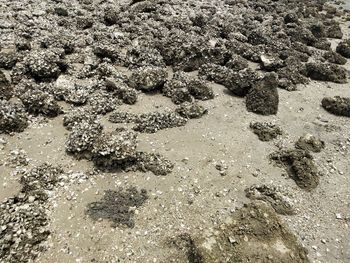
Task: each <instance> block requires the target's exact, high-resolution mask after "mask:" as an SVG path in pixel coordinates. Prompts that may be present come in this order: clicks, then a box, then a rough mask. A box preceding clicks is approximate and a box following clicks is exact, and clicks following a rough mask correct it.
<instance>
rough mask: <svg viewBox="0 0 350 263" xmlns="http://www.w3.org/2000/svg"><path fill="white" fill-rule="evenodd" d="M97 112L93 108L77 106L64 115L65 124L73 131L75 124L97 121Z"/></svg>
mask: <svg viewBox="0 0 350 263" xmlns="http://www.w3.org/2000/svg"><path fill="white" fill-rule="evenodd" d="M96 120H97V114H96V113H95V112H93V111H92V109H91V108H76V109H73V110H71V111H69V112H68V114H65V115H64V116H63V126H65V127H66V129H67V130H69V131H71V130H72V129H73V128H74V127H75V126H77V125H79V124H80V123H82V122H84V121H85V122H88V123H95V122H96Z"/></svg>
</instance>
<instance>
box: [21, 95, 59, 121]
mask: <svg viewBox="0 0 350 263" xmlns="http://www.w3.org/2000/svg"><path fill="white" fill-rule="evenodd" d="M20 98H21V100H22V102H23V104H24V106H25V108H26V110H27V111H28V112H29V113H30V114H33V115H38V114H42V115H44V116H47V117H56V116H58V115H59V114H61V113H63V110H62V109H61V107H60V106H59V105H58V104H57V102H56V100H55V99H54V97H53V96H52V95H50V94H48V93H46V92H43V91H40V90H31V89H29V90H28V91H27V92H25V93H24V94H22V95H21V96H20Z"/></svg>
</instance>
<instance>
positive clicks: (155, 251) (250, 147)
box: [0, 3, 350, 263]
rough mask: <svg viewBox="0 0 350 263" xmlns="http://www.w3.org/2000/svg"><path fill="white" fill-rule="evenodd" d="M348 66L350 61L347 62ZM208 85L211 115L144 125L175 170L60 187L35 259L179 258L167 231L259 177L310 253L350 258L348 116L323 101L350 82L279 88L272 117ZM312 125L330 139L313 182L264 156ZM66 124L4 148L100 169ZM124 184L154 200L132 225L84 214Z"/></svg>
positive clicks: (206, 213)
mask: <svg viewBox="0 0 350 263" xmlns="http://www.w3.org/2000/svg"><path fill="white" fill-rule="evenodd" d="M347 4H348V5H349V6H350V3H347ZM349 26H350V23H349V22H348V23H347V24H344V25H343V30H344V32H345V33H346V36H344V38H348V37H350V31H349V29H348V27H349ZM334 44H336V42H335V43H334ZM345 67H346V68H347V69H348V70H350V64H349V63H348V64H347V65H346V66H345ZM212 86H213V88H214V91H215V93H216V95H217V96H216V98H215V99H214V100H211V101H207V102H203V105H205V106H207V108H208V109H209V112H208V114H207V115H206V116H204V117H203V118H201V119H199V120H190V121H189V123H188V124H187V125H186V126H184V127H180V128H174V129H168V130H162V131H159V132H158V133H156V134H140V135H139V148H140V150H145V151H156V152H159V153H161V154H162V155H164V156H166V157H167V158H169V159H170V160H172V161H173V162H174V163H175V168H174V171H173V172H172V173H171V174H170V175H167V176H164V177H162V176H156V175H153V174H152V173H141V172H128V173H125V172H122V173H102V172H98V173H97V174H94V175H89V176H88V179H85V180H83V179H82V180H81V181H79V183H77V184H74V185H66V186H65V187H64V188H61V189H60V190H59V192H58V193H57V195H56V196H55V197H54V198H53V201H52V207H51V209H50V211H49V216H50V228H51V229H52V234H51V235H50V237H49V240H48V245H49V248H48V250H47V251H45V252H43V253H41V254H40V256H39V257H38V258H37V259H36V261H35V262H42V263H54V262H57V263H58V262H67V263H70V262H167V261H168V260H169V259H174V258H178V260H179V262H185V261H181V260H184V259H182V257H183V255H181V254H178V252H177V251H175V249H174V248H172V247H171V246H169V245H167V243H168V240H169V239H170V238H171V237H174V236H176V235H178V234H180V233H191V234H196V233H201V232H202V231H203V229H205V228H208V227H210V226H213V225H217V224H219V223H220V222H222V221H223V220H224V219H225V218H226V217H227V216H229V215H230V214H231V213H233V212H234V211H235V210H236V209H238V208H239V207H241V206H242V205H243V204H244V203H246V202H248V199H247V198H246V197H245V195H244V189H246V188H247V187H249V186H251V185H252V184H261V183H266V184H274V185H280V186H283V187H285V188H286V189H288V190H289V192H290V193H291V194H292V195H293V197H294V198H293V201H294V206H295V208H296V210H297V214H296V215H293V216H283V220H284V221H285V222H286V223H287V224H288V225H289V227H290V228H291V229H292V230H293V231H294V233H295V234H296V235H297V236H298V237H299V239H300V242H301V243H302V244H303V245H304V246H305V247H306V248H307V249H308V250H309V257H310V260H311V261H312V262H314V263H321V262H322V263H345V262H350V228H349V227H350V226H349V224H350V213H349V211H350V202H349V200H350V188H349V185H350V177H349V174H350V162H349V151H350V122H349V119H348V118H345V117H336V116H334V115H331V114H329V113H327V112H326V111H324V110H323V109H322V107H321V106H320V102H321V100H322V98H323V97H325V96H336V95H339V96H343V97H350V89H349V84H329V83H322V82H311V83H310V84H309V85H307V86H299V87H298V90H297V91H294V92H288V91H285V90H279V95H280V106H279V111H278V114H277V115H276V116H270V117H261V116H258V115H255V114H252V113H249V112H247V111H246V109H245V103H244V99H242V98H237V97H233V96H230V95H228V94H227V92H226V91H225V90H224V88H223V87H222V86H220V85H216V84H212ZM173 107H174V105H173V104H172V103H171V101H170V100H169V99H168V98H165V97H163V96H161V95H146V94H143V95H142V97H141V99H140V101H139V102H138V103H137V105H136V106H132V107H129V106H126V105H123V106H121V109H123V108H125V109H127V110H128V111H135V112H148V111H153V110H162V109H165V108H173ZM251 121H272V122H275V123H277V124H278V125H280V127H281V128H282V129H283V131H284V135H283V136H282V137H280V138H278V139H277V140H275V141H273V142H268V143H266V142H261V141H259V140H258V138H257V136H256V135H254V134H253V133H252V132H251V131H250V129H249V123H250V122H251ZM35 123H37V121H36V122H35ZM103 123H104V125H105V126H106V128H107V129H112V128H114V127H116V126H115V125H114V124H111V123H109V122H108V121H107V117H105V118H104V121H103ZM329 127H333V129H332V130H329ZM306 133H311V134H313V135H315V136H317V137H320V138H321V139H322V140H323V141H324V142H325V144H326V148H325V150H323V151H322V152H321V153H318V154H315V155H314V157H315V161H316V163H317V165H318V167H319V169H320V170H321V171H322V173H323V176H322V177H321V180H320V185H319V186H318V188H317V189H315V190H313V191H312V192H306V191H304V190H302V189H300V188H298V187H297V186H296V184H295V182H294V181H293V180H291V179H289V178H288V176H287V175H286V174H285V171H284V170H283V169H281V168H278V167H276V166H274V165H273V164H272V163H270V161H269V159H268V155H269V154H270V153H272V152H274V151H276V150H277V149H278V146H286V147H289V146H290V147H291V146H292V145H293V144H294V142H295V141H296V140H297V139H298V138H299V137H300V136H302V135H304V134H306ZM67 134H68V132H67V131H66V130H65V129H64V127H63V125H62V117H58V118H55V119H52V120H48V121H47V122H43V123H42V124H41V125H37V124H36V125H35V126H34V127H33V126H31V127H30V128H28V129H27V130H26V131H25V132H24V133H21V134H16V135H14V136H12V137H10V136H6V135H1V138H4V139H5V140H6V141H7V144H6V145H5V146H4V148H3V149H2V150H1V151H0V158H1V159H2V160H5V159H6V156H8V154H9V153H10V152H11V151H12V150H18V149H23V150H24V151H25V152H26V153H27V155H28V158H30V159H31V161H30V164H29V166H28V167H26V169H30V167H31V166H34V165H36V164H40V163H42V162H45V161H49V162H50V163H53V164H61V165H62V166H63V167H64V168H65V169H66V170H73V171H76V172H84V173H86V174H88V173H89V172H91V171H92V170H93V169H94V168H93V166H92V165H91V163H89V162H87V161H77V160H76V159H74V158H73V157H70V156H67V155H66V154H65V149H64V142H65V140H66V136H67ZM220 162H224V163H226V164H227V165H228V173H227V175H225V176H222V175H220V173H219V171H218V170H217V169H216V168H215V164H216V163H220ZM0 174H1V175H3V176H1V177H0V200H4V199H5V198H7V197H10V196H13V195H14V194H15V193H16V192H17V191H18V189H19V185H18V183H17V179H18V176H16V171H15V169H14V168H10V167H8V166H0ZM119 186H122V187H128V186H136V187H139V188H145V189H147V190H148V191H149V195H150V198H149V200H148V201H147V202H146V204H145V205H144V206H142V207H141V208H139V209H138V210H137V211H136V215H135V227H134V228H133V229H129V228H111V226H110V223H109V222H108V221H101V222H93V221H91V219H89V218H88V217H87V216H86V215H85V211H86V206H87V204H89V203H91V202H93V201H96V200H99V199H100V198H101V196H102V195H103V192H104V190H108V189H116V188H117V187H119Z"/></svg>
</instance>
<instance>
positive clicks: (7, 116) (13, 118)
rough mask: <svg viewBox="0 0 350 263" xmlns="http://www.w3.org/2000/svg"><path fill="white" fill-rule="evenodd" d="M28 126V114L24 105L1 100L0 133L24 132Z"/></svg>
mask: <svg viewBox="0 0 350 263" xmlns="http://www.w3.org/2000/svg"><path fill="white" fill-rule="evenodd" d="M27 126H28V116H27V114H26V112H25V110H24V107H23V106H22V105H20V104H17V103H11V102H8V101H4V100H0V133H11V132H22V131H24V129H25V128H27Z"/></svg>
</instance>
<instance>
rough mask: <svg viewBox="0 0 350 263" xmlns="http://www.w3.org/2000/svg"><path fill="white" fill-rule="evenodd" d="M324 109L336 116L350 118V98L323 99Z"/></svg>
mask: <svg viewBox="0 0 350 263" xmlns="http://www.w3.org/2000/svg"><path fill="white" fill-rule="evenodd" d="M322 107H323V108H324V109H325V110H326V111H328V112H330V113H332V114H334V115H338V116H345V117H350V98H345V97H339V96H335V97H332V98H331V97H326V98H323V99H322Z"/></svg>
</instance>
